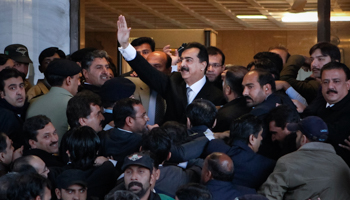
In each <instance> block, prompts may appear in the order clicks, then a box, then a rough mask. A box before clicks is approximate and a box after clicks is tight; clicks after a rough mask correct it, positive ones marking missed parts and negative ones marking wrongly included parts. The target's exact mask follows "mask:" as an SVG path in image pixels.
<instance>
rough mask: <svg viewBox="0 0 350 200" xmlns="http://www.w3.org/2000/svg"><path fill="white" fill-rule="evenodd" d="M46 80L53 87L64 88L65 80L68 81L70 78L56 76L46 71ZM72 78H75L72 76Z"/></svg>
mask: <svg viewBox="0 0 350 200" xmlns="http://www.w3.org/2000/svg"><path fill="white" fill-rule="evenodd" d="M44 74H45V78H46V80H47V82H48V83H49V84H50V85H51V86H52V87H53V86H58V87H60V86H62V84H63V82H64V80H66V78H67V77H68V76H60V75H56V74H49V73H46V71H45V73H44ZM70 77H71V78H73V76H70Z"/></svg>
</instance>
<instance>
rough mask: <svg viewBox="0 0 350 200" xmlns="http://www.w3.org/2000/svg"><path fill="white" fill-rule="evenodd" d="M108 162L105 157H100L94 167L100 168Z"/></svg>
mask: <svg viewBox="0 0 350 200" xmlns="http://www.w3.org/2000/svg"><path fill="white" fill-rule="evenodd" d="M106 161H108V158H106V157H104V156H99V157H97V158H96V159H95V162H94V166H100V165H102V164H103V163H104V162H106Z"/></svg>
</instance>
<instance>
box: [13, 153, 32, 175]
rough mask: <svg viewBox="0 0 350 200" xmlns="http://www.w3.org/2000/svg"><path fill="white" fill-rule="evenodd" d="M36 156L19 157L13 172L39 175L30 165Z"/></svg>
mask: <svg viewBox="0 0 350 200" xmlns="http://www.w3.org/2000/svg"><path fill="white" fill-rule="evenodd" d="M33 157H34V155H27V156H22V157H19V158H18V159H16V160H15V162H14V163H13V165H12V171H13V172H18V173H37V171H36V170H35V168H34V167H33V166H31V165H30V164H29V162H30V160H31V159H33Z"/></svg>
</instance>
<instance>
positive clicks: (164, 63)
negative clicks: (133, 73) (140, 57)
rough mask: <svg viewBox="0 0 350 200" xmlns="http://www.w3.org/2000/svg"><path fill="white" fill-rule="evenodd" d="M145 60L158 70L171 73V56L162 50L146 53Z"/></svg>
mask: <svg viewBox="0 0 350 200" xmlns="http://www.w3.org/2000/svg"><path fill="white" fill-rule="evenodd" d="M147 61H148V62H149V63H150V64H151V65H152V66H153V67H154V68H156V69H157V70H158V71H161V72H163V73H164V74H170V73H171V57H170V56H169V55H168V54H166V53H164V52H162V51H154V52H152V53H150V54H149V55H148V57H147Z"/></svg>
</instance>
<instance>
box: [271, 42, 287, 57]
mask: <svg viewBox="0 0 350 200" xmlns="http://www.w3.org/2000/svg"><path fill="white" fill-rule="evenodd" d="M274 49H279V50H282V51H285V52H286V53H287V58H286V61H287V60H288V59H289V57H290V53H289V52H288V49H287V48H286V47H285V46H283V45H277V46H272V47H270V48H269V51H271V50H274Z"/></svg>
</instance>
